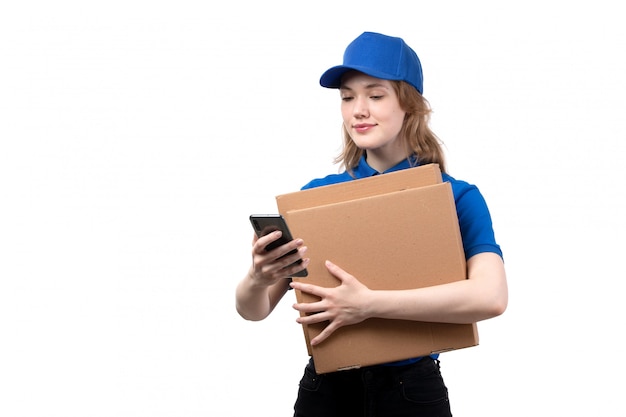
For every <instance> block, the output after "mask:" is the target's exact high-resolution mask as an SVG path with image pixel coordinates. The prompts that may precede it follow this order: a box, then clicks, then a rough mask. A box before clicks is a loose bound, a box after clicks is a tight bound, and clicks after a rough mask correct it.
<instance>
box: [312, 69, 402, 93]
mask: <svg viewBox="0 0 626 417" xmlns="http://www.w3.org/2000/svg"><path fill="white" fill-rule="evenodd" d="M348 71H359V72H362V73H364V74H366V75H369V76H371V77H375V78H380V79H383V80H398V77H395V76H392V75H389V74H387V73H384V72H381V71H375V70H372V69H371V68H367V67H360V66H356V65H354V66H348V65H337V66H336V67H332V68H330V69H328V70H326V72H325V73H323V74H322V76H321V77H320V85H321V86H322V87H326V88H339V87H341V77H343V76H344V74H345V73H346V72H348Z"/></svg>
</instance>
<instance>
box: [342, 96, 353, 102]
mask: <svg viewBox="0 0 626 417" xmlns="http://www.w3.org/2000/svg"><path fill="white" fill-rule="evenodd" d="M353 98H354V97H351V96H343V97H341V101H350V100H352V99H353Z"/></svg>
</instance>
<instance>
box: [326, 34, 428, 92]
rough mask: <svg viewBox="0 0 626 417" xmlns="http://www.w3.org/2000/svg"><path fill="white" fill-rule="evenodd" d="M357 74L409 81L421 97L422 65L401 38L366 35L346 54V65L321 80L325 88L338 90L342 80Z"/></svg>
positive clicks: (354, 41) (330, 72)
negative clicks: (350, 72)
mask: <svg viewBox="0 0 626 417" xmlns="http://www.w3.org/2000/svg"><path fill="white" fill-rule="evenodd" d="M351 70H356V71H360V72H362V73H364V74H367V75H369V76H371V77H375V78H381V79H383V80H396V81H406V82H407V83H409V84H411V85H412V86H413V87H415V89H416V90H417V91H419V92H420V94H422V92H423V84H424V77H423V75H422V64H421V63H420V60H419V58H418V56H417V54H416V53H415V51H413V49H411V48H410V47H409V46H408V45H407V44H406V43H405V42H404V40H402V39H401V38H396V37H393V36H387V35H383V34H380V33H374V32H363V33H362V34H361V35H360V36H359V37H358V38H356V39H355V40H353V41H352V42H351V43H350V45H348V47H347V48H346V51H345V52H344V54H343V65H338V66H335V67H332V68H330V69H328V70H327V71H326V72H325V73H324V74H322V77H321V78H320V84H321V86H322V87H327V88H339V86H340V84H341V77H342V76H343V75H344V74H345V73H346V72H348V71H351Z"/></svg>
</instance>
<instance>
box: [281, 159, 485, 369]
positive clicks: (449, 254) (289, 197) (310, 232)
mask: <svg viewBox="0 0 626 417" xmlns="http://www.w3.org/2000/svg"><path fill="white" fill-rule="evenodd" d="M276 201H277V204H278V210H279V212H280V213H281V214H282V215H283V216H285V218H286V220H287V223H288V224H289V227H290V229H291V231H292V234H293V235H294V236H295V237H301V238H303V239H304V241H305V244H306V245H307V247H308V248H309V251H308V256H309V257H310V258H311V263H310V264H309V267H308V269H309V276H308V277H307V278H294V280H301V281H306V282H310V283H314V284H316V285H320V286H324V287H333V286H336V285H338V280H337V279H336V278H335V277H333V276H332V275H331V274H330V273H329V272H328V271H327V269H326V267H325V266H324V261H325V260H327V259H328V260H331V261H333V262H334V263H336V264H337V265H339V266H340V267H342V268H343V269H345V270H346V271H348V272H349V273H350V274H352V275H354V276H355V277H357V278H358V279H359V280H360V281H361V282H363V283H364V284H365V285H366V286H368V287H369V288H371V289H390V290H393V289H410V288H421V287H426V286H431V285H437V284H443V283H447V282H453V281H457V280H462V279H465V278H466V265H465V255H464V252H463V246H462V242H461V237H460V232H459V225H458V219H457V216H456V207H455V205H454V198H453V195H452V189H451V185H450V184H449V183H443V182H441V172H440V170H439V167H438V165H436V164H431V165H425V166H421V167H416V168H412V169H408V170H403V171H398V172H393V173H389V174H385V175H380V176H375V177H371V178H366V179H360V180H355V181H350V182H347V183H341V184H334V185H329V186H324V187H319V188H314V189H310V190H304V191H298V192H295V193H291V194H284V195H280V196H277V197H276ZM296 298H297V300H298V302H310V301H314V300H315V299H316V298H315V297H313V296H311V295H308V294H305V293H302V292H300V291H296ZM323 328H324V324H323V323H321V324H317V325H310V326H303V331H304V334H305V340H306V344H307V349H308V352H309V354H311V355H312V356H313V358H314V361H315V366H316V371H317V372H318V373H327V372H334V371H338V370H342V369H350V368H358V367H362V366H368V365H375V364H380V363H385V362H390V361H396V360H402V359H407V358H411V357H416V356H422V355H428V354H431V353H435V352H442V351H447V350H453V349H460V348H465V347H470V346H475V345H477V344H478V332H477V328H476V324H448V323H426V322H415V321H408V320H385V319H369V320H366V321H364V322H362V323H359V324H355V325H352V326H346V327H342V328H340V329H338V330H337V331H336V332H335V333H333V335H332V336H331V337H330V338H328V339H327V340H326V341H324V342H323V343H321V344H320V345H318V346H311V345H310V343H309V340H311V339H312V338H313V337H315V336H316V335H317V334H319V333H320V332H321V331H322V329H323Z"/></svg>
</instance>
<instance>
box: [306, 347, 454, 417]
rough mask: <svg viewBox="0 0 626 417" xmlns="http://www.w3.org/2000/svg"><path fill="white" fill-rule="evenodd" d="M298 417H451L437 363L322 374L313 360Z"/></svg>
mask: <svg viewBox="0 0 626 417" xmlns="http://www.w3.org/2000/svg"><path fill="white" fill-rule="evenodd" d="M294 410H295V414H294V417H409V416H410V417H422V416H427V417H451V416H452V414H451V412H450V402H449V400H448V389H447V388H446V386H445V384H444V382H443V378H442V376H441V372H440V370H439V360H436V359H432V358H430V357H425V358H423V359H421V360H419V361H418V362H416V363H413V364H410V365H403V366H382V365H381V366H368V367H365V368H361V369H351V370H346V371H338V372H332V373H328V374H322V375H318V374H317V373H316V372H315V367H314V364H313V359H311V360H310V361H309V363H308V365H307V366H306V368H305V370H304V376H303V377H302V380H301V381H300V388H299V390H298V399H297V400H296V404H295V406H294Z"/></svg>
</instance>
